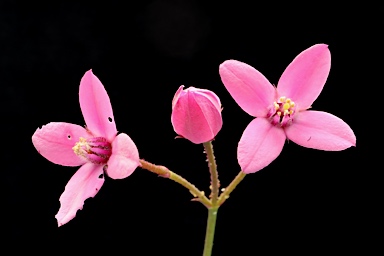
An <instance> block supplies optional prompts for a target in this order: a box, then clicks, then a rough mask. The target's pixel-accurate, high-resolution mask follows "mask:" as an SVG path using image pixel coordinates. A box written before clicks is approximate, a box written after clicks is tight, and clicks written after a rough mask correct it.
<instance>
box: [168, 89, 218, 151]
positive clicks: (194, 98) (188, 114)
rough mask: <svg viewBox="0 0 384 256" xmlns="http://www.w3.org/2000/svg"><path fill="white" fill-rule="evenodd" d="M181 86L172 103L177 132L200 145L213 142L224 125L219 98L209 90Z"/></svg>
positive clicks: (174, 124)
mask: <svg viewBox="0 0 384 256" xmlns="http://www.w3.org/2000/svg"><path fill="white" fill-rule="evenodd" d="M183 88H184V86H183V85H182V86H180V87H179V89H178V90H177V92H176V94H175V96H174V97H173V101H172V116H171V122H172V125H173V129H174V130H175V132H176V133H177V134H178V135H180V136H182V137H183V138H186V139H188V140H190V141H192V142H193V143H195V144H200V143H203V142H207V141H210V140H213V139H214V138H215V136H216V135H217V133H218V132H219V131H220V129H221V126H222V125H223V120H222V118H221V103H220V99H219V97H217V95H216V94H215V93H213V92H211V91H209V90H205V89H198V88H194V87H189V88H188V89H186V90H184V89H183Z"/></svg>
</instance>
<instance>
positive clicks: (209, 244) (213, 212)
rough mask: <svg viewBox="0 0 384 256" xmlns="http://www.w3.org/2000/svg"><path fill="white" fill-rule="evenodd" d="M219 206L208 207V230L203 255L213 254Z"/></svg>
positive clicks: (209, 255)
mask: <svg viewBox="0 0 384 256" xmlns="http://www.w3.org/2000/svg"><path fill="white" fill-rule="evenodd" d="M218 210H219V207H212V208H209V209H208V220H207V230H206V233H205V242H204V252H203V256H211V254H212V248H213V238H214V236H215V227H216V218H217V211H218Z"/></svg>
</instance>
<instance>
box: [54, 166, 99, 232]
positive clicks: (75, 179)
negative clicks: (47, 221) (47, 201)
mask: <svg viewBox="0 0 384 256" xmlns="http://www.w3.org/2000/svg"><path fill="white" fill-rule="evenodd" d="M103 183H104V176H103V166H102V165H95V164H92V163H86V164H85V165H83V166H82V167H80V169H79V170H78V171H77V172H76V173H75V174H74V175H73V176H72V178H71V179H70V180H69V181H68V183H67V185H66V186H65V190H64V192H63V194H61V196H60V203H61V206H60V209H59V212H58V213H57V214H56V216H55V217H56V219H57V224H58V225H59V227H60V226H61V225H64V224H65V223H67V222H68V221H70V220H72V219H73V218H74V217H75V216H76V212H77V210H81V209H83V205H84V201H85V200H86V199H88V198H90V197H94V196H95V195H96V194H97V192H99V190H100V188H101V186H102V185H103Z"/></svg>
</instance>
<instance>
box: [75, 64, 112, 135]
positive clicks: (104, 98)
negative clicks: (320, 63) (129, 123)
mask: <svg viewBox="0 0 384 256" xmlns="http://www.w3.org/2000/svg"><path fill="white" fill-rule="evenodd" d="M79 97H80V108H81V111H82V113H83V116H84V120H85V123H86V124H87V129H88V130H90V131H91V132H92V134H93V135H94V136H95V137H99V136H100V137H104V138H106V139H108V140H109V141H113V139H114V138H115V136H116V134H117V130H116V124H115V119H114V117H113V111H112V106H111V102H110V100H109V97H108V94H107V91H106V90H105V88H104V86H103V84H102V83H101V82H100V80H99V79H98V78H97V77H96V76H95V75H94V74H93V73H92V70H89V71H87V72H86V73H85V75H84V76H83V78H82V79H81V82H80V92H79Z"/></svg>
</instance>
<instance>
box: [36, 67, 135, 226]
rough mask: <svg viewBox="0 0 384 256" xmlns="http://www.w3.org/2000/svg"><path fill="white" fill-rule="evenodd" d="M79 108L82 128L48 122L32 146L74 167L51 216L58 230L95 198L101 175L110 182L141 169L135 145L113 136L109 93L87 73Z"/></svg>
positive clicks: (54, 161) (55, 159)
mask: <svg viewBox="0 0 384 256" xmlns="http://www.w3.org/2000/svg"><path fill="white" fill-rule="evenodd" d="M79 98H80V108H81V111H82V113H83V116H84V120H85V123H86V128H83V127H82V126H79V125H76V124H70V123H56V122H55V123H49V124H47V125H45V126H43V127H42V128H41V129H37V130H36V132H35V133H34V134H33V136H32V142H33V145H34V146H35V148H36V149H37V151H38V152H39V153H40V154H41V155H42V156H43V157H45V158H46V159H48V160H49V161H51V162H53V163H55V164H60V165H64V166H79V165H81V167H80V169H79V170H78V171H77V172H76V173H75V174H74V175H73V176H72V178H71V179H70V180H69V182H68V184H67V185H66V186H65V190H64V192H63V194H62V195H61V196H60V203H61V206H60V209H59V212H58V213H57V214H56V216H55V217H56V219H57V223H58V225H59V226H61V225H64V224H65V223H67V222H68V221H70V220H71V219H73V218H74V217H75V216H76V212H77V210H79V209H80V210H81V209H82V208H83V204H84V201H85V200H86V199H87V198H90V197H94V196H95V195H96V194H97V192H98V191H99V190H100V188H101V186H102V185H103V183H104V175H103V174H104V172H106V174H107V175H108V176H109V177H111V178H112V179H123V178H126V177H128V176H129V175H131V174H132V173H133V171H134V170H135V169H136V167H138V166H139V165H140V163H139V153H138V150H137V148H136V145H135V143H134V142H133V141H132V140H131V138H130V137H129V136H128V135H127V134H125V133H120V134H119V135H117V130H116V124H115V120H114V117H113V111H112V106H111V102H110V100H109V97H108V94H107V92H106V91H105V89H104V86H103V85H102V83H101V82H100V80H99V79H98V78H97V77H96V76H95V75H94V74H93V73H92V70H89V71H88V72H86V73H85V75H84V76H83V78H82V79H81V82H80V92H79Z"/></svg>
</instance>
